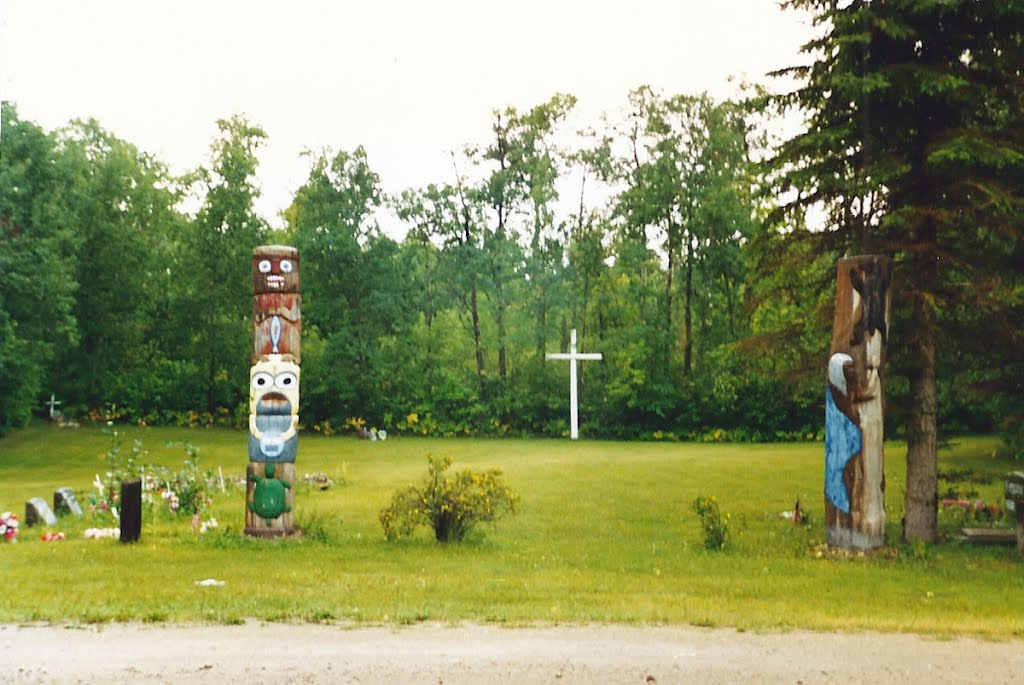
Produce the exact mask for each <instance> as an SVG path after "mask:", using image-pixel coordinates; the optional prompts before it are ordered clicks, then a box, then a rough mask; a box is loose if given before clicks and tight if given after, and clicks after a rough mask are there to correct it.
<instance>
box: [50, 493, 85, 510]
mask: <svg viewBox="0 0 1024 685" xmlns="http://www.w3.org/2000/svg"><path fill="white" fill-rule="evenodd" d="M53 510H54V511H55V512H56V513H57V514H58V515H63V514H74V515H75V516H81V515H82V506H81V505H80V504H79V503H78V500H77V499H75V493H74V492H73V491H72V490H71V488H57V489H56V490H54V491H53Z"/></svg>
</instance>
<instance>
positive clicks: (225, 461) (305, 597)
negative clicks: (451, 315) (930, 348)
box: [0, 425, 1024, 639]
mask: <svg viewBox="0 0 1024 685" xmlns="http://www.w3.org/2000/svg"><path fill="white" fill-rule="evenodd" d="M125 434H126V435H125V437H126V439H127V440H129V441H130V440H133V439H135V438H139V439H142V440H143V441H144V444H145V448H146V450H147V451H148V455H147V457H146V459H147V460H148V461H149V462H156V463H161V464H163V465H166V466H168V467H170V468H172V469H173V468H178V467H180V465H181V463H182V459H183V456H184V453H183V450H182V443H183V442H184V441H186V440H187V441H190V442H191V443H193V444H194V445H196V446H198V447H199V448H200V459H201V462H202V465H203V466H204V467H211V468H213V469H214V470H216V469H218V467H219V468H220V469H222V470H223V472H224V474H225V476H226V477H228V479H229V480H230V477H231V476H238V475H241V474H242V473H244V469H245V464H246V459H247V457H246V447H245V434H244V433H241V432H235V431H227V430H216V429H215V430H195V431H189V430H187V429H164V428H146V429H134V428H132V429H127V430H126V431H125ZM300 442H301V445H300V449H299V459H298V463H297V469H296V470H297V472H298V473H299V474H300V475H301V474H303V473H312V472H317V471H322V472H324V473H326V474H327V475H328V476H330V477H331V478H332V479H333V480H334V481H335V484H334V485H333V486H332V487H331V488H329V489H328V490H326V491H322V492H321V491H319V490H318V489H316V488H313V487H309V486H307V485H305V484H303V483H300V484H298V485H297V486H296V487H297V493H296V495H297V496H296V516H297V520H298V522H299V524H300V526H302V527H303V528H304V530H305V531H306V535H305V536H303V537H302V538H301V539H288V540H276V541H267V540H253V539H248V538H246V537H244V536H243V535H242V532H241V531H242V529H243V528H244V510H243V507H244V503H243V499H244V490H243V489H241V488H240V487H238V488H235V489H233V490H231V489H229V490H228V492H227V493H225V494H218V495H217V497H216V498H215V500H214V503H213V504H212V505H211V507H210V508H209V510H208V511H206V512H204V518H207V517H209V516H211V515H212V516H215V517H216V518H217V519H218V521H219V524H220V525H219V527H218V528H217V529H215V530H213V531H211V532H208V533H207V534H205V535H199V534H196V533H194V532H193V531H192V529H191V525H190V517H188V516H184V517H172V516H170V515H168V514H166V513H163V512H162V511H160V510H159V505H157V507H158V508H157V510H155V511H153V512H149V513H147V516H146V518H145V520H144V525H143V532H142V540H141V541H140V542H139V543H138V544H134V545H122V544H119V543H117V542H113V541H110V540H89V539H85V538H84V536H83V533H84V530H85V529H86V528H87V527H92V526H97V525H102V522H101V521H100V520H99V519H94V518H91V517H90V515H88V514H87V515H86V517H85V518H84V519H81V520H74V519H72V518H68V517H65V518H62V519H61V520H60V524H59V526H58V527H57V528H56V529H55V530H62V531H64V532H65V534H66V536H67V537H66V539H65V540H63V541H60V542H43V541H41V540H40V539H39V536H40V534H41V533H43V532H46V531H47V530H48V529H46V528H45V527H43V528H40V527H36V528H27V527H23V529H22V533H21V536H20V542H19V543H18V544H14V545H11V544H0V567H2V568H3V570H4V573H5V577H6V578H7V579H8V590H7V591H6V592H4V593H0V621H3V622H24V621H54V622H106V621H149V622H162V621H173V622H178V621H201V622H219V623H237V622H240V621H243V620H246V619H250V618H255V619H259V620H266V621H315V622H349V621H352V622H373V623H376V622H384V623H393V624H407V623H413V622H417V621H424V620H438V621H448V622H458V621H464V620H471V621H489V622H500V623H506V624H513V625H515V624H527V623H530V624H532V623H538V622H539V623H586V622H599V623H600V622H613V623H632V624H695V625H701V626H718V627H725V626H732V627H736V628H739V629H741V630H778V629H783V630H785V629H795V628H800V629H810V630H855V631H859V630H879V631H907V632H916V633H923V634H929V635H935V636H948V635H972V636H984V637H992V638H1000V639H1002V638H1009V637H1014V636H1015V637H1024V603H1022V602H1021V601H1020V598H1021V597H1022V596H1024V573H1022V568H1024V565H1022V561H1021V559H1019V558H1018V557H1017V556H1016V553H1015V552H1014V551H1013V550H1012V549H1010V548H1004V547H976V546H971V545H968V544H965V543H957V542H953V541H946V542H943V543H942V544H939V545H915V546H906V545H902V544H900V543H899V542H898V540H899V534H900V531H899V521H900V518H901V517H902V496H903V470H904V457H905V447H904V446H903V445H901V444H896V443H893V444H890V445H888V446H887V465H886V481H887V484H888V486H887V488H888V489H887V495H886V500H887V501H886V505H887V511H888V516H889V521H890V524H889V541H890V543H891V545H890V546H889V547H887V548H885V549H883V550H881V551H880V552H878V553H875V554H871V555H856V554H854V555H837V554H833V553H830V552H829V551H828V550H825V549H823V545H822V543H823V538H824V533H823V529H822V514H823V505H822V502H821V500H822V498H821V494H820V493H821V491H822V463H823V456H822V447H821V445H820V444H795V445H791V444H785V445H703V444H702V445H694V444H681V443H615V442H589V441H580V442H576V443H573V442H567V441H554V440H473V439H460V440H433V439H412V438H404V439H399V438H392V439H390V440H388V441H386V442H376V443H370V442H363V441H357V440H354V439H351V438H339V437H332V438H326V437H321V436H305V435H304V436H303V437H302V439H301V441H300ZM109 444H110V443H109V437H108V436H107V435H104V434H103V433H102V432H101V431H100V430H99V429H93V428H83V429H81V430H77V431H62V430H57V429H55V428H51V427H49V426H44V425H37V426H33V427H31V428H29V429H26V430H23V431H20V432H17V433H14V434H11V435H9V436H7V437H6V438H3V439H2V440H0V509H4V510H13V511H16V512H18V513H19V514H23V513H24V503H25V501H26V500H27V499H29V498H30V497H42V498H44V499H47V500H50V499H51V498H52V493H53V491H54V490H55V489H56V488H57V487H60V486H70V487H72V488H73V489H74V490H75V491H76V492H77V493H78V496H79V500H80V501H84V500H86V497H85V494H86V493H87V492H88V490H89V489H90V488H91V483H92V481H93V478H94V475H95V474H96V473H97V472H100V471H101V470H102V469H104V468H105V466H106V464H105V460H104V458H103V455H104V453H105V452H106V450H107V448H108V447H109ZM994 446H995V442H994V441H993V440H991V439H987V438H969V439H963V440H960V441H959V442H958V443H957V444H955V445H954V446H953V447H952V449H949V450H945V451H943V453H942V455H941V456H940V462H941V468H942V469H944V470H947V471H950V472H955V473H958V474H965V473H967V474H971V475H972V480H971V483H972V487H973V488H974V490H975V491H976V494H977V496H979V497H984V498H986V499H989V500H994V501H1001V495H1000V493H1001V476H1002V474H1003V473H1004V472H1005V471H1008V470H1011V469H1012V468H1013V466H1014V465H1012V464H1001V463H999V462H996V461H993V460H992V459H991V457H990V453H991V451H992V448H993V447H994ZM428 453H433V454H437V455H449V456H451V457H452V459H453V461H454V467H455V468H457V469H458V468H472V469H474V470H478V469H486V468H490V467H499V468H501V469H503V470H504V472H505V475H506V477H507V479H508V481H509V484H510V485H511V486H512V488H513V489H515V490H516V491H517V492H518V493H519V494H520V495H521V497H522V502H521V505H520V513H519V515H518V516H516V517H515V518H506V519H503V520H501V521H499V522H498V523H497V524H496V525H494V526H485V527H482V528H481V529H480V530H479V531H478V532H474V533H473V534H472V535H471V537H470V539H469V540H468V541H466V542H464V543H462V544H449V545H441V544H438V543H436V542H435V541H434V539H433V536H432V534H431V533H430V532H429V531H427V530H423V531H421V532H420V533H418V534H416V535H415V536H413V537H412V538H410V539H407V540H402V541H399V542H397V543H388V542H386V541H385V538H384V534H383V531H382V529H381V526H380V523H379V521H378V518H377V517H378V514H379V512H380V510H381V509H382V508H383V507H384V506H386V505H387V504H388V502H389V501H390V498H391V495H392V493H393V492H394V491H395V490H396V489H398V488H402V487H405V486H407V485H409V484H412V483H416V482H419V481H421V480H422V479H423V478H424V477H425V475H426V459H425V456H426V455H427V454H428ZM941 487H945V484H943V485H942V486H941ZM698 496H714V497H715V498H716V500H717V502H718V503H719V504H720V506H721V508H722V510H723V511H724V512H728V513H729V514H730V515H731V519H730V520H731V524H730V525H731V528H732V529H731V535H730V544H729V546H728V547H727V548H726V549H725V550H723V551H718V552H712V551H707V550H706V549H705V547H704V544H703V539H702V533H701V528H700V522H699V521H698V518H697V516H696V515H695V514H694V512H693V509H692V507H691V503H692V502H693V500H694V499H695V498H696V497H698ZM798 498H799V499H800V501H801V504H802V505H803V508H804V511H805V512H806V513H807V514H808V515H809V516H810V518H811V523H810V525H807V526H795V525H793V524H792V522H790V521H788V520H786V519H784V518H781V517H780V516H779V514H780V512H783V511H786V510H789V509H791V508H792V506H793V503H794V501H795V500H796V499H798ZM107 525H109V524H107ZM944 525H945V526H946V527H945V528H944V530H945V531H947V532H948V531H949V530H951V529H952V526H953V525H954V523H953V522H951V523H949V524H944ZM208 578H212V579H216V580H219V581H223V583H224V584H223V585H213V586H200V585H197V584H196V582H197V581H200V580H204V579H208Z"/></svg>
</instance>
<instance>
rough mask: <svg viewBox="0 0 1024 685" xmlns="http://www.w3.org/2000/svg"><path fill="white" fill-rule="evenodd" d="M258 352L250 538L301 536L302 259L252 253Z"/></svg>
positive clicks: (272, 248) (285, 252)
mask: <svg viewBox="0 0 1024 685" xmlns="http://www.w3.org/2000/svg"><path fill="white" fill-rule="evenodd" d="M252 286H253V288H252V289H253V309H252V326H253V350H252V368H251V369H250V370H249V468H248V471H247V477H246V482H247V486H246V492H245V534H246V535H251V536H258V537H275V536H279V535H291V534H293V533H294V532H295V525H294V518H295V511H294V509H295V489H294V488H293V487H292V485H293V484H294V483H295V454H296V451H297V449H298V444H299V435H298V427H299V364H300V362H301V353H300V350H299V347H300V344H301V338H302V330H301V317H300V311H299V310H300V309H301V306H302V300H301V298H300V296H299V251H298V250H296V249H295V248H294V247H285V246H281V245H264V246H262V247H257V248H256V249H255V250H253V255H252Z"/></svg>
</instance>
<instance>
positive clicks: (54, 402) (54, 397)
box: [43, 393, 60, 420]
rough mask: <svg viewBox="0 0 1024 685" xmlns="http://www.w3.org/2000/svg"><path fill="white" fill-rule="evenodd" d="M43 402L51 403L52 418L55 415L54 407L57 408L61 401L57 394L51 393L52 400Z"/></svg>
mask: <svg viewBox="0 0 1024 685" xmlns="http://www.w3.org/2000/svg"><path fill="white" fill-rule="evenodd" d="M43 404H48V405H50V419H51V420H52V419H53V417H54V415H55V412H54V409H55V408H56V406H57V405H58V404H60V402H59V401H58V400H57V396H56V395H54V394H52V393H51V394H50V401H49V402H43Z"/></svg>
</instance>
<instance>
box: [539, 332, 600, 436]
mask: <svg viewBox="0 0 1024 685" xmlns="http://www.w3.org/2000/svg"><path fill="white" fill-rule="evenodd" d="M545 356H546V358H547V359H561V360H568V362H569V422H570V429H571V433H570V435H571V436H572V439H573V440H576V439H578V438H579V437H580V416H579V403H578V400H577V396H576V362H577V361H583V360H589V359H601V358H602V356H601V353H600V352H577V351H576V329H575V328H574V329H572V334H571V336H570V338H569V354H564V353H561V352H558V353H549V354H547V355H545Z"/></svg>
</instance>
